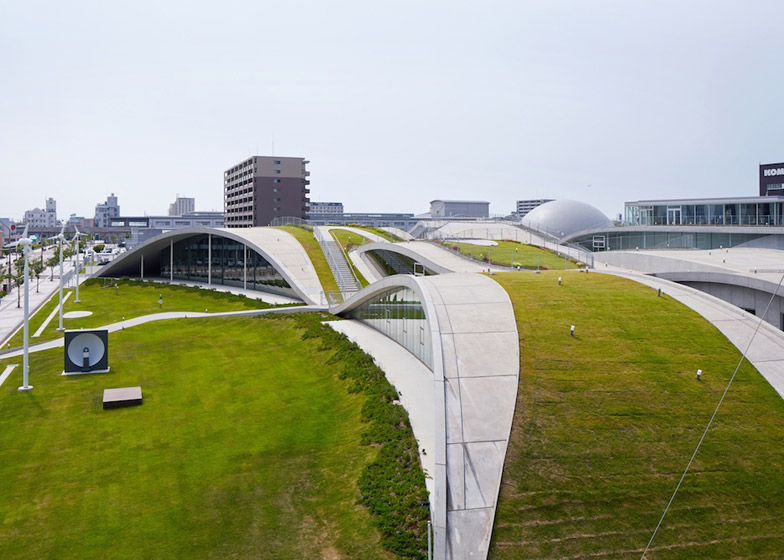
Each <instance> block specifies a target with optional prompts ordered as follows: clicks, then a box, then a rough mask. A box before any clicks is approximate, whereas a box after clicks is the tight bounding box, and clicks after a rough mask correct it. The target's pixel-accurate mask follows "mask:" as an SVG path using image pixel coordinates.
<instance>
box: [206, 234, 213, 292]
mask: <svg viewBox="0 0 784 560" xmlns="http://www.w3.org/2000/svg"><path fill="white" fill-rule="evenodd" d="M211 284H212V234H211V233H208V234H207V285H208V286H209V285H211Z"/></svg>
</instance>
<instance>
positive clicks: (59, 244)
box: [49, 224, 65, 331]
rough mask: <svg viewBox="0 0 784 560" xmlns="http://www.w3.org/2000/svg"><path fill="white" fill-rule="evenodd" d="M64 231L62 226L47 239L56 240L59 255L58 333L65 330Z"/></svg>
mask: <svg viewBox="0 0 784 560" xmlns="http://www.w3.org/2000/svg"><path fill="white" fill-rule="evenodd" d="M64 231H65V224H63V227H61V228H60V233H59V234H58V235H55V236H54V237H50V238H49V239H57V250H58V251H59V253H60V326H59V327H57V330H58V331H64V330H65V329H64V328H63V240H64V239H65V235H63V232H64Z"/></svg>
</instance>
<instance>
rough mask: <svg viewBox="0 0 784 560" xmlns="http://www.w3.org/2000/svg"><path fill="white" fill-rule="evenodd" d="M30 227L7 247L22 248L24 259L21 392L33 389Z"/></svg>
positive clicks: (31, 242)
mask: <svg viewBox="0 0 784 560" xmlns="http://www.w3.org/2000/svg"><path fill="white" fill-rule="evenodd" d="M28 227H29V225H26V226H25V230H24V233H23V234H22V238H21V239H19V240H18V241H16V242H15V243H11V244H9V245H6V247H17V246H19V245H21V246H22V255H23V257H24V327H23V331H22V332H23V340H24V359H23V362H22V363H23V365H22V386H21V387H19V390H20V391H29V390H31V389H32V388H33V386H32V385H30V384H29V383H28V376H29V374H30V363H29V341H30V338H29V334H30V246H31V245H32V244H33V240H32V239H30V238H29V237H27V229H28Z"/></svg>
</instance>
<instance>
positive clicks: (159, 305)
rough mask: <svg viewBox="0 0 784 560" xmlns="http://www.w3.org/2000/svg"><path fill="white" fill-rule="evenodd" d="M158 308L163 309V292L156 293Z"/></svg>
mask: <svg viewBox="0 0 784 560" xmlns="http://www.w3.org/2000/svg"><path fill="white" fill-rule="evenodd" d="M158 309H163V294H160V295H158Z"/></svg>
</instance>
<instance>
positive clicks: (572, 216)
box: [522, 200, 613, 239]
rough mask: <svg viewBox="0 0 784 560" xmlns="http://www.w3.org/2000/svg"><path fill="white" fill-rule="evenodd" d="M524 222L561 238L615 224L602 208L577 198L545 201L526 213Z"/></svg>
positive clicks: (528, 225) (527, 225)
mask: <svg viewBox="0 0 784 560" xmlns="http://www.w3.org/2000/svg"><path fill="white" fill-rule="evenodd" d="M522 224H523V225H524V226H526V227H530V228H532V229H535V230H541V231H545V232H547V233H549V234H551V235H554V236H556V237H558V238H559V239H565V238H567V237H570V236H572V235H574V234H576V233H577V232H582V231H586V230H592V229H597V228H611V227H612V226H613V223H612V221H611V220H610V219H609V218H608V217H607V216H605V215H604V214H603V213H602V212H601V210H599V209H598V208H594V207H593V206H591V205H590V204H586V203H585V202H579V201H577V200H553V201H551V202H545V203H544V204H542V205H541V206H537V207H536V208H534V209H533V210H531V211H530V212H529V213H528V214H526V215H525V216H524V217H523V220H522Z"/></svg>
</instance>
